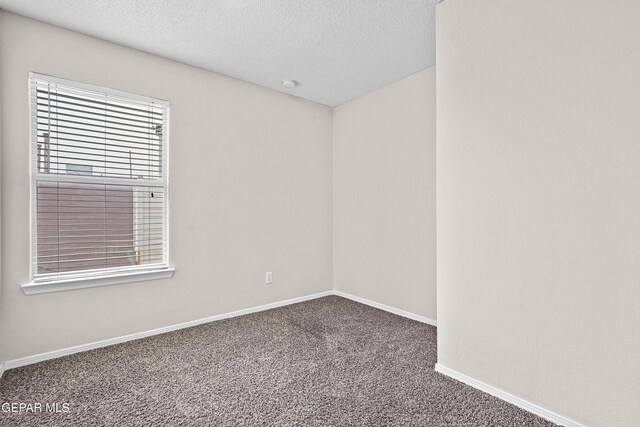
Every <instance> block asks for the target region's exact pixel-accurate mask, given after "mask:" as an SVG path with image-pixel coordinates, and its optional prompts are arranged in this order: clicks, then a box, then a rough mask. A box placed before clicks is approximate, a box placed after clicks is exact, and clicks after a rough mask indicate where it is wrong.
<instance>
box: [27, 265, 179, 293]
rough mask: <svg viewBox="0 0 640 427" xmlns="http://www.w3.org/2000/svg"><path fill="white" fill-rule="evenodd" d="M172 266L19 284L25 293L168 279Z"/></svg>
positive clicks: (173, 271)
mask: <svg viewBox="0 0 640 427" xmlns="http://www.w3.org/2000/svg"><path fill="white" fill-rule="evenodd" d="M175 271H176V269H175V268H173V267H168V268H162V269H157V270H147V271H134V272H126V273H120V274H113V275H105V276H92V277H81V278H73V279H63V280H57V281H51V282H30V283H26V284H24V285H22V286H21V288H22V291H23V292H24V293H25V294H26V295H36V294H45V293H48V292H60V291H70V290H73V289H83V288H94V287H96V286H108V285H117V284H120V283H132V282H142V281H146V280H157V279H168V278H170V277H173V273H175Z"/></svg>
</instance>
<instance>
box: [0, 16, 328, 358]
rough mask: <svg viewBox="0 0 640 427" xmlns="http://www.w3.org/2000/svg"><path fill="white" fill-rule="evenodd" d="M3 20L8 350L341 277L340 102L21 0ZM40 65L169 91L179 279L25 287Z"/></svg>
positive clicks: (103, 333)
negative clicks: (63, 21)
mask: <svg viewBox="0 0 640 427" xmlns="http://www.w3.org/2000/svg"><path fill="white" fill-rule="evenodd" d="M1 24H2V30H1V31H2V34H1V37H2V46H1V49H2V52H1V55H2V56H1V69H0V71H1V73H2V77H1V79H2V80H1V87H2V94H1V104H0V108H1V109H2V123H1V126H0V128H1V130H2V135H1V137H2V168H1V169H2V177H1V178H2V230H3V236H2V266H3V269H2V293H1V299H0V343H1V345H2V347H1V348H0V360H4V361H6V360H11V359H14V358H19V357H23V356H29V355H33V354H36V353H40V352H45V351H49V350H56V349H61V348H65V347H69V346H74V345H78V344H84V343H89V342H93V341H96V340H102V339H108V338H113V337H118V336H121V335H125V334H130V333H135V332H140V331H146V330H149V329H153V328H158V327H161V326H165V325H172V324H175V323H179V322H184V321H189V320H194V319H199V318H203V317H207V316H212V315H215V314H220V313H226V312H230V311H233V310H237V309H242V308H248V307H253V306H256V305H261V304H265V303H269V302H274V301H280V300H284V299H288V298H292V297H298V296H303V295H309V294H313V293H316V292H321V291H326V290H329V289H331V285H332V257H331V253H332V248H331V245H332V237H331V236H332V212H331V161H332V154H331V150H332V147H331V119H332V117H331V109H330V108H328V107H324V106H321V105H318V104H314V103H312V102H307V101H302V100H300V99H296V98H292V97H289V96H287V95H284V94H280V93H277V92H273V91H270V90H267V89H263V88H260V87H257V86H254V85H251V84H248V83H244V82H241V81H238V80H234V79H231V78H228V77H224V76H221V75H217V74H214V73H210V72H207V71H203V70H200V69H197V68H192V67H189V66H186V65H183V64H179V63H176V62H172V61H169V60H165V59H161V58H159V57H155V56H152V55H147V54H144V53H141V52H138V51H135V50H131V49H127V48H124V47H121V46H117V45H114V44H110V43H107V42H104V41H100V40H97V39H94V38H90V37H86V36H83V35H80V34H77V33H74V32H70V31H66V30H62V29H59V28H56V27H53V26H49V25H46V24H43V23H39V22H36V21H33V20H29V19H26V18H22V17H19V16H16V15H13V14H9V13H2V21H1ZM29 71H36V72H39V73H44V74H50V75H53V76H57V77H61V78H66V79H71V80H76V81H80V82H84V83H90V84H95V85H100V86H106V87H109V88H113V89H118V90H122V91H128V92H133V93H140V94H143V95H148V96H152V97H156V98H161V99H166V100H169V101H170V102H171V123H170V126H171V128H170V129H171V134H170V179H171V182H170V188H171V199H170V203H171V211H170V227H171V228H170V230H171V247H170V250H171V260H170V262H171V264H173V265H174V266H175V267H176V268H177V272H176V275H175V277H174V278H173V279H169V280H160V281H156V282H144V283H133V284H125V285H114V286H106V287H101V288H92V289H83V290H75V291H68V292H58V293H51V294H44V295H34V296H25V295H24V294H23V293H22V291H21V290H20V285H21V284H23V283H25V282H27V281H28V280H29V223H28V219H29V154H28V153H29V138H28V118H29V116H28V113H29V109H28V99H27V77H28V72H29ZM266 271H273V274H274V276H273V277H274V283H273V285H265V284H264V275H265V272H266Z"/></svg>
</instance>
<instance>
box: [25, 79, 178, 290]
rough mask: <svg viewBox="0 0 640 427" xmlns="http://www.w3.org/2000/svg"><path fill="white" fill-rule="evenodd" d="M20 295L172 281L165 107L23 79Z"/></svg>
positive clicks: (66, 83)
mask: <svg viewBox="0 0 640 427" xmlns="http://www.w3.org/2000/svg"><path fill="white" fill-rule="evenodd" d="M29 83H30V101H31V131H30V132H31V278H32V281H31V283H29V284H27V285H23V286H22V288H23V290H24V291H25V293H39V292H49V291H53V290H66V289H72V288H77V287H87V286H97V285H102V284H112V283H121V282H125V281H126V282H128V281H138V280H148V279H154V278H162V277H170V276H171V275H172V274H173V269H171V268H169V264H168V257H169V253H168V252H169V251H168V229H167V226H168V223H167V211H168V203H167V202H168V180H167V178H168V177H167V171H168V169H167V165H168V162H167V160H168V159H167V155H168V151H167V139H168V138H167V137H168V135H167V127H168V122H169V121H168V109H169V105H168V103H167V102H166V101H160V100H157V99H152V98H147V97H142V96H138V95H130V94H126V93H122V92H117V91H113V90H110V89H105V88H100V87H94V86H89V85H85V84H79V83H74V82H70V81H66V80H61V79H57V78H53V77H49V76H44V75H39V74H35V73H31V75H30V79H29Z"/></svg>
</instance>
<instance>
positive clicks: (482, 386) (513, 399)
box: [436, 363, 585, 427]
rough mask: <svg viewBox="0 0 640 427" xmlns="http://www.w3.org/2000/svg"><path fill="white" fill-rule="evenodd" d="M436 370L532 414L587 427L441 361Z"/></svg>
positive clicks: (574, 426)
mask: <svg viewBox="0 0 640 427" xmlns="http://www.w3.org/2000/svg"><path fill="white" fill-rule="evenodd" d="M436 372H440V373H441V374H444V375H446V376H448V377H451V378H453V379H455V380H458V381H460V382H463V383H465V384H467V385H470V386H471V387H473V388H476V389H478V390H480V391H484V392H485V393H489V394H490V395H492V396H495V397H497V398H498V399H502V400H504V401H505V402H509V403H511V404H513V405H516V406H517V407H519V408H522V409H524V410H525V411H529V412H531V413H532V414H535V415H537V416H539V417H542V418H545V419H547V420H549V421H551V422H554V423H556V424H559V425H561V426H565V427H585V426H584V425H583V424H580V423H578V422H575V421H573V420H570V419H569V418H566V417H563V416H562V415H559V414H556V413H555V412H552V411H549V410H548V409H545V408H543V407H541V406H538V405H536V404H534V403H531V402H529V401H526V400H524V399H521V398H519V397H517V396H514V395H513V394H511V393H507V392H506V391H503V390H500V389H498V388H495V387H494V386H492V385H489V384H487V383H483V382H482V381H479V380H476V379H475V378H471V377H469V376H467V375H465V374H462V373H460V372H458V371H455V370H453V369H450V368H447V367H446V366H443V365H441V364H440V363H436Z"/></svg>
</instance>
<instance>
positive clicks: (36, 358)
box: [0, 290, 436, 377]
mask: <svg viewBox="0 0 640 427" xmlns="http://www.w3.org/2000/svg"><path fill="white" fill-rule="evenodd" d="M328 295H337V296H340V297H343V298H347V299H350V300H353V301H356V302H359V303H361V304H366V305H369V306H371V307H375V308H379V309H381V310H384V311H388V312H390V313H393V314H397V315H399V316H403V317H407V318H409V319H413V320H417V321H418V322H422V323H427V324H429V325H433V326H436V321H435V320H433V319H429V318H428V317H424V316H419V315H417V314H414V313H410V312H408V311H404V310H400V309H398V308H395V307H390V306H388V305H384V304H380V303H377V302H374V301H369V300H367V299H365V298H360V297H357V296H355V295H351V294H348V293H346V292H342V291H335V290H331V291H325V292H320V293H317V294H313V295H306V296H303V297H298V298H291V299H288V300H284V301H278V302H273V303H270V304H265V305H260V306H257V307H252V308H245V309H243V310H238V311H233V312H230V313H224V314H219V315H216V316H211V317H205V318H204V319H197V320H192V321H189V322H184V323H178V324H176V325H170V326H164V327H162V328H157V329H152V330H149V331H144V332H137V333H134V334H130V335H124V336H121V337H117V338H111V339H106V340H102V341H96V342H92V343H88V344H82V345H78V346H74V347H68V348H63V349H60V350H54V351H49V352H46V353H40V354H36V355H33V356H27V357H22V358H19V359H13V360H8V361H6V362H4V363H1V362H0V377H2V373H3V372H4V371H5V370H9V369H13V368H19V367H21V366H26V365H31V364H33V363H38V362H43V361H45V360H51V359H57V358H58V357H63V356H68V355H70V354H75V353H80V352H83V351H88V350H94V349H96V348H101V347H107V346H110V345H114V344H120V343H123V342H127V341H133V340H138V339H141V338H146V337H150V336H153V335H158V334H164V333H166V332H172V331H177V330H179V329H184V328H190V327H192V326H198V325H202V324H204V323H210V322H215V321H216V320H222V319H229V318H232V317H237V316H243V315H245V314H251V313H257V312H260V311H265V310H270V309H272V308H278V307H283V306H286V305H291V304H296V303H299V302H303V301H309V300H312V299H316V298H321V297H325V296H328Z"/></svg>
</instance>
